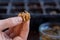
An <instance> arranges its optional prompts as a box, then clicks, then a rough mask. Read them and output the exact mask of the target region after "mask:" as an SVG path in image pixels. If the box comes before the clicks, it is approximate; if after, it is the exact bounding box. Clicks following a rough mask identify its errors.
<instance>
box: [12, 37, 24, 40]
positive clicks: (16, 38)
mask: <svg viewBox="0 0 60 40" xmlns="http://www.w3.org/2000/svg"><path fill="white" fill-rule="evenodd" d="M13 40H23V39H22V38H21V37H19V36H17V37H15V38H14V39H13Z"/></svg>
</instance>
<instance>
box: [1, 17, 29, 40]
mask: <svg viewBox="0 0 60 40" xmlns="http://www.w3.org/2000/svg"><path fill="white" fill-rule="evenodd" d="M29 22H30V21H27V22H24V23H23V29H22V30H21V31H20V32H21V33H20V35H19V36H16V37H14V38H13V39H12V38H10V35H11V34H12V33H10V34H9V35H7V33H9V32H10V31H9V30H7V31H5V32H2V30H4V29H6V28H12V27H15V26H16V25H18V24H21V23H22V18H21V17H13V18H8V19H4V20H0V40H27V37H28V33H29ZM11 36H13V34H12V35H11Z"/></svg>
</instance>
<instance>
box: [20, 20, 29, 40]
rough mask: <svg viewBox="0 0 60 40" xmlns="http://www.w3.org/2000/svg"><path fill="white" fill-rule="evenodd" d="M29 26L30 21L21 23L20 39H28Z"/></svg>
mask: <svg viewBox="0 0 60 40" xmlns="http://www.w3.org/2000/svg"><path fill="white" fill-rule="evenodd" d="M29 25H30V20H29V21H27V22H25V23H23V28H22V31H20V37H22V38H23V39H27V37H28V34H29Z"/></svg>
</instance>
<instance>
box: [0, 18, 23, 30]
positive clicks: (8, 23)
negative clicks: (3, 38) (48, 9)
mask: <svg viewBox="0 0 60 40" xmlns="http://www.w3.org/2000/svg"><path fill="white" fill-rule="evenodd" d="M20 23H22V18H21V17H12V18H8V19H4V20H0V31H1V30H4V29H6V28H9V27H13V26H16V25H17V24H20Z"/></svg>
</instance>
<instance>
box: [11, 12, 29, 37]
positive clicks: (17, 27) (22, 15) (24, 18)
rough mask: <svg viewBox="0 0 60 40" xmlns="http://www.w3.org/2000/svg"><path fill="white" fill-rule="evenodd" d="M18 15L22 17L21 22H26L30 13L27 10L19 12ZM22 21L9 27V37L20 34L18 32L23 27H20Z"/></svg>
mask: <svg viewBox="0 0 60 40" xmlns="http://www.w3.org/2000/svg"><path fill="white" fill-rule="evenodd" d="M18 16H20V17H22V19H23V23H24V22H26V21H28V20H30V13H28V12H25V13H24V12H22V13H19V14H18ZM23 23H21V24H19V25H17V26H16V27H14V28H11V29H10V33H11V35H10V37H11V38H14V37H16V36H19V35H20V32H21V30H22V28H23V27H22V26H23ZM12 30H13V31H12Z"/></svg>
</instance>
